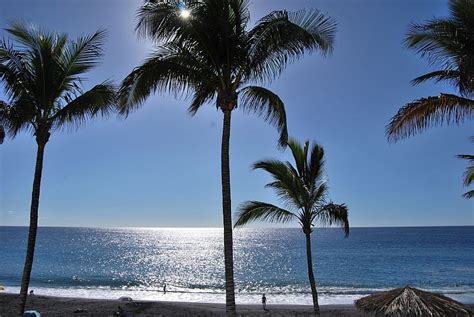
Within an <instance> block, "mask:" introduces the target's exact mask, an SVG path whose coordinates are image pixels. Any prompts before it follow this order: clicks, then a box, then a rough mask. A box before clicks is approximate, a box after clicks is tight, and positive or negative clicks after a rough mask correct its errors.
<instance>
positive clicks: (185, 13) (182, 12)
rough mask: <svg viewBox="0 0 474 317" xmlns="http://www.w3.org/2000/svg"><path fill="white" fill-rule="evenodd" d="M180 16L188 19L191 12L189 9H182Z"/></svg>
mask: <svg viewBox="0 0 474 317" xmlns="http://www.w3.org/2000/svg"><path fill="white" fill-rule="evenodd" d="M180 16H181V17H182V18H184V19H187V18H189V17H190V16H191V12H190V11H189V10H188V9H182V10H181V13H180Z"/></svg>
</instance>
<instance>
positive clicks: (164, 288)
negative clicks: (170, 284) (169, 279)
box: [163, 283, 166, 294]
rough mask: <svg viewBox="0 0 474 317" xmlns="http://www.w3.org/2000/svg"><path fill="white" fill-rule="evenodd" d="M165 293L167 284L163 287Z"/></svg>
mask: <svg viewBox="0 0 474 317" xmlns="http://www.w3.org/2000/svg"><path fill="white" fill-rule="evenodd" d="M163 293H165V294H166V283H165V285H164V286H163Z"/></svg>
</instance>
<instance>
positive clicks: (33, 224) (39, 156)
mask: <svg viewBox="0 0 474 317" xmlns="http://www.w3.org/2000/svg"><path fill="white" fill-rule="evenodd" d="M37 143H38V149H37V152H36V166H35V177H34V180H33V190H32V193H31V210H30V230H29V233H28V245H27V249H26V258H25V266H24V269H23V277H22V279H21V290H20V315H23V313H24V311H25V305H26V297H27V295H28V287H29V284H30V276H31V269H32V267H33V256H34V253H35V244H36V231H37V229H38V207H39V197H40V187H41V175H42V173H43V156H44V148H45V146H46V142H40V141H37Z"/></svg>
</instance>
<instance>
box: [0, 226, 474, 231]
mask: <svg viewBox="0 0 474 317" xmlns="http://www.w3.org/2000/svg"><path fill="white" fill-rule="evenodd" d="M0 227H18V228H29V226H28V225H20V226H19V225H0ZM440 227H441V228H456V227H474V225H429V226H423V225H421V226H417V225H408V226H405V225H394V226H354V227H350V229H356V228H357V229H364V228H440ZM38 228H81V229H223V227H143V226H131V227H122V226H110V227H108V226H103V227H97V226H48V225H45V226H38ZM316 228H317V229H341V228H339V227H315V229H316ZM245 229H301V227H245V228H242V227H241V228H234V230H235V231H238V230H245Z"/></svg>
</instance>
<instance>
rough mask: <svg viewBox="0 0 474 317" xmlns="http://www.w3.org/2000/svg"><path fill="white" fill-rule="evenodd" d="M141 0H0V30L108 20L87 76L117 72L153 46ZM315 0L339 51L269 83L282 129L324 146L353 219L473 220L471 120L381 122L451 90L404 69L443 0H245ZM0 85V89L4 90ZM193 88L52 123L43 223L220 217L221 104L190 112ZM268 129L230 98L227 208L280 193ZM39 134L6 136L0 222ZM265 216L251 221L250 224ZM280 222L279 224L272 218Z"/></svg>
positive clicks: (261, 0) (18, 195)
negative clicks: (404, 133)
mask: <svg viewBox="0 0 474 317" xmlns="http://www.w3.org/2000/svg"><path fill="white" fill-rule="evenodd" d="M141 4H142V0H120V1H118V0H81V1H79V0H70V1H58V0H41V1H39V0H34V1H31V0H30V1H26V0H3V1H2V3H1V6H0V27H1V28H2V30H1V31H0V37H1V38H6V37H8V35H7V34H6V32H4V31H3V28H5V27H7V26H8V25H9V22H11V21H14V20H21V21H26V22H28V23H33V24H37V25H40V26H42V27H44V28H46V29H48V30H55V31H62V32H67V33H69V34H70V36H71V37H73V38H74V37H76V36H79V35H83V34H89V33H92V32H94V31H96V30H97V29H98V28H105V29H107V30H108V37H107V42H106V44H105V56H104V58H103V61H102V63H101V64H100V65H99V66H98V67H97V68H96V70H94V71H93V72H91V73H90V74H88V76H87V77H88V81H87V82H86V83H85V87H86V88H87V87H90V86H92V85H93V84H96V83H99V82H101V81H104V80H108V79H112V80H114V81H115V82H117V83H118V82H120V81H121V80H122V79H123V77H124V76H126V75H127V74H128V73H129V72H130V71H131V70H132V69H133V67H135V66H137V65H138V64H139V63H140V62H141V61H142V60H143V59H144V58H145V57H146V56H147V55H148V53H149V52H150V50H151V49H152V45H151V43H150V42H149V41H147V40H138V39H137V37H136V35H135V33H134V25H135V20H134V17H135V11H136V10H137V8H138V7H139V6H140V5H141ZM300 8H317V9H319V10H321V11H322V12H324V13H326V14H328V15H330V16H332V17H334V18H335V19H336V20H337V22H338V25H339V26H338V31H337V34H336V43H335V49H334V54H333V55H332V56H329V57H324V58H323V57H321V56H319V55H318V54H313V55H307V56H306V57H304V58H303V59H302V60H300V61H298V62H296V63H294V64H293V65H290V66H289V67H288V68H287V70H286V71H285V72H284V73H283V75H282V76H281V77H280V78H278V79H277V80H275V81H274V82H273V83H272V84H271V85H270V88H271V89H272V90H274V91H275V92H277V93H278V94H279V95H280V97H281V98H282V99H283V101H284V102H285V106H286V109H287V117H288V126H289V134H290V135H291V136H293V137H295V138H297V139H299V140H301V141H303V140H306V139H310V140H315V141H317V142H319V143H320V144H321V145H323V146H324V148H325V151H326V163H327V164H326V172H327V178H328V179H329V185H330V198H331V199H332V200H333V201H334V202H337V203H346V204H347V205H348V206H349V210H350V223H351V225H352V226H436V225H474V200H471V201H469V200H466V199H463V198H462V197H461V194H462V193H463V192H464V191H466V190H467V189H465V188H463V186H462V177H463V173H464V170H465V168H466V165H467V163H466V162H465V161H461V160H459V159H457V158H456V157H455V155H456V154H468V153H471V154H472V153H473V147H472V144H471V143H470V142H469V140H468V137H469V136H471V135H473V130H472V122H471V123H469V122H468V123H465V124H463V125H461V126H452V127H440V128H433V129H430V130H428V131H426V132H425V133H423V134H420V135H417V136H415V137H412V138H410V139H407V140H403V141H400V142H398V143H396V144H389V143H387V140H386V137H385V133H384V130H385V125H386V124H387V123H388V122H389V120H390V118H391V116H392V115H394V114H395V113H396V111H397V110H398V108H399V107H401V106H403V105H404V104H405V103H407V102H409V101H412V100H414V99H416V98H420V97H426V96H430V95H438V94H439V93H440V92H447V93H453V92H454V90H453V88H451V87H449V86H447V85H445V84H434V83H427V84H424V85H421V86H418V87H413V86H411V85H410V80H411V79H413V78H415V77H416V76H418V75H420V74H423V73H426V72H428V71H429V70H431V69H432V68H431V67H430V66H429V65H428V64H427V62H426V61H425V60H423V59H421V58H420V57H419V56H418V55H416V54H415V53H414V52H412V51H410V50H408V49H406V48H404V47H403V44H402V41H403V37H404V34H405V33H406V31H407V29H408V25H409V23H410V22H414V21H415V22H422V21H424V20H426V19H429V18H431V17H433V16H438V17H440V16H446V15H447V13H448V10H447V1H434V0H410V1H408V0H407V1H395V0H384V1H380V0H359V1H356V0H340V1H332V0H321V1H316V0H314V1H303V0H292V1H284V0H271V1H268V0H252V1H250V10H251V17H252V21H251V23H252V24H253V23H255V21H256V20H258V19H259V18H260V17H262V16H264V15H265V14H266V13H268V12H270V11H272V10H276V9H288V10H297V9H300ZM4 98H5V96H4V95H3V92H1V91H0V100H2V99H4ZM186 108H187V101H186V100H177V99H175V98H173V97H171V96H167V95H155V96H153V97H151V98H149V99H148V101H147V102H146V103H145V104H144V106H143V107H142V108H141V109H139V110H138V111H136V112H134V113H132V114H131V115H130V116H129V117H128V118H127V119H126V120H124V119H119V118H116V117H115V116H112V117H110V118H108V119H98V120H94V121H93V122H90V123H89V124H87V125H86V126H83V127H81V128H80V129H79V130H77V131H74V132H58V133H55V134H53V135H52V137H51V139H50V142H49V143H48V145H47V147H46V153H45V162H44V170H43V183H42V188H41V199H40V210H39V224H40V226H41V225H42V226H93V227H101V226H106V227H115V226H124V227H128V226H138V227H221V226H222V212H221V190H220V139H221V131H222V113H220V112H218V111H216V109H215V107H214V106H213V105H209V106H207V107H205V108H203V109H202V110H200V112H198V114H197V115H196V116H195V117H193V118H192V117H190V116H189V115H188V114H187V112H186ZM277 139H278V134H277V132H276V130H275V129H274V128H273V127H271V126H270V125H268V124H267V123H265V122H264V121H263V120H261V119H260V118H258V117H254V116H249V115H245V114H242V113H240V112H239V111H236V112H234V116H233V122H232V134H231V149H230V152H231V182H232V183H231V186H232V204H233V210H235V209H236V207H237V206H238V205H239V204H240V203H242V202H243V201H245V200H262V201H268V202H272V203H278V202H277V200H276V196H275V195H274V193H273V192H271V191H270V190H269V189H265V188H264V185H265V184H266V182H267V181H269V178H268V176H267V175H265V174H264V173H263V172H261V171H251V170H250V165H251V164H252V163H253V162H254V161H256V160H259V159H262V158H270V157H272V158H278V159H289V158H290V157H289V154H288V151H285V152H282V151H281V150H279V149H278V148H277ZM35 153H36V144H35V142H34V139H33V137H32V136H31V135H28V134H21V135H19V136H18V137H17V138H16V139H14V140H10V139H7V140H6V141H5V142H4V143H3V144H2V145H1V146H0V225H28V221H29V206H30V200H31V183H32V179H33V171H34V162H35ZM257 225H259V224H257ZM272 226H275V225H272Z"/></svg>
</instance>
